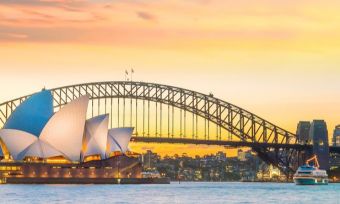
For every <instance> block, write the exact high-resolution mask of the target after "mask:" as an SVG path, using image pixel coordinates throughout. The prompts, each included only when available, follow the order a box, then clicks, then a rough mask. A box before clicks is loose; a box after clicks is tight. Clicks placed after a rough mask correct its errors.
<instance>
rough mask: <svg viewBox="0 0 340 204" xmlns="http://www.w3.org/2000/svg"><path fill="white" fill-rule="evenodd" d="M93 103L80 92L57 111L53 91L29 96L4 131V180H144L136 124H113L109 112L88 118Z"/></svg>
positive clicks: (0, 164) (0, 174)
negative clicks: (133, 142) (135, 146)
mask: <svg viewBox="0 0 340 204" xmlns="http://www.w3.org/2000/svg"><path fill="white" fill-rule="evenodd" d="M88 103H89V96H88V95H84V96H80V97H79V98H77V99H75V100H73V101H71V102H69V103H67V104H66V105H64V106H63V107H62V108H61V109H59V111H57V112H54V107H53V96H52V94H51V91H48V90H44V91H41V92H39V93H36V94H33V95H32V96H31V97H28V98H27V99H26V100H25V101H23V102H22V103H21V104H20V105H19V106H18V107H17V108H16V110H14V112H13V113H12V115H11V116H10V117H9V118H8V120H7V122H6V124H5V125H4V127H3V129H1V130H0V145H1V151H0V153H1V154H0V156H1V158H2V160H1V161H0V183H117V182H120V181H121V179H125V180H124V182H127V183H128V182H134V183H136V182H137V183H138V182H142V181H141V180H138V179H141V169H142V168H141V163H140V161H139V159H138V158H137V157H136V154H129V148H128V145H129V142H130V139H131V136H132V133H133V128H132V127H119V128H113V129H109V119H110V116H109V115H108V114H103V115H99V116H96V117H93V118H89V119H87V118H86V116H87V109H88ZM86 119H87V120H86ZM129 179H130V180H129ZM131 179H132V180H131ZM133 179H134V180H133ZM136 179H137V180H136ZM147 182H148V181H143V183H147Z"/></svg>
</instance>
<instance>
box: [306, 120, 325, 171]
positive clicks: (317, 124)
mask: <svg viewBox="0 0 340 204" xmlns="http://www.w3.org/2000/svg"><path fill="white" fill-rule="evenodd" d="M310 136H311V137H312V138H313V153H314V154H315V155H316V156H317V157H318V161H319V164H320V168H321V169H325V170H328V169H329V146H328V130H327V124H326V122H325V121H324V120H313V122H312V123H311V127H310Z"/></svg>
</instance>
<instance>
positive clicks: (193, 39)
mask: <svg viewBox="0 0 340 204" xmlns="http://www.w3.org/2000/svg"><path fill="white" fill-rule="evenodd" d="M339 6H340V5H339V2H337V1H328V3H324V2H321V1H314V2H309V1H299V2H275V3H273V2H271V1H254V2H245V1H239V2H233V1H223V2H221V1H205V0H203V1H188V2H181V1H175V2H173V3H169V2H163V1H161V2H155V1H151V2H150V1H142V0H141V1H124V2H123V1H106V0H101V1H91V0H89V1H86V0H84V1H67V0H66V1H53V0H52V1H34V0H28V1H25V2H23V1H17V2H14V1H7V2H3V3H2V4H1V5H0V11H1V16H0V17H1V18H0V25H1V29H0V46H1V48H0V60H1V73H2V76H3V79H2V81H1V82H0V102H5V101H7V100H10V99H14V98H16V97H20V96H23V95H27V94H31V93H33V92H37V91H39V90H41V89H42V88H43V87H46V88H47V89H48V88H55V87H59V86H64V85H70V84H76V83H84V82H94V81H119V80H124V72H125V70H126V69H127V70H129V69H131V68H133V69H134V70H135V74H134V78H133V80H136V81H148V82H157V83H161V84H168V85H174V86H178V87H183V88H188V89H191V90H195V91H198V92H202V93H205V94H209V93H210V92H212V93H213V94H214V96H216V97H217V98H219V99H222V100H225V101H228V102H231V103H233V104H235V105H238V106H240V107H242V108H245V109H246V110H249V111H251V112H254V113H255V114H257V115H259V116H261V117H263V118H265V119H268V120H269V121H271V122H273V123H274V124H276V125H278V126H280V127H282V128H285V129H287V130H290V131H291V132H293V133H295V130H296V125H297V123H298V122H299V121H301V120H307V121H312V120H313V119H324V120H325V121H326V122H327V127H328V137H329V140H330V141H331V137H332V132H333V129H334V127H335V126H336V125H338V124H339V123H340V121H339V118H338V116H339V115H340V103H339V100H338V96H339V94H340V88H339V87H340V81H339V80H338V76H340V69H339V68H338V64H339V61H340V60H339V59H338V57H337V56H338V54H339V53H340V49H339V46H338V43H339V42H340V38H339V37H338V36H339V35H338V34H339V32H340V30H339V27H340V25H339V21H337V20H336V19H334V18H337V13H338V12H339V9H338V8H340V7H339ZM37 9H38V10H37ZM33 22H34V23H33ZM159 146H161V145H159ZM138 148H140V149H143V148H144V146H142V147H138ZM155 148H158V147H155ZM188 148H189V149H195V148H194V147H190V146H189V147H188ZM159 149H161V148H159ZM172 149H173V150H175V149H176V147H174V148H172ZM202 151H203V150H202ZM214 151H215V150H214ZM204 153H206V152H204Z"/></svg>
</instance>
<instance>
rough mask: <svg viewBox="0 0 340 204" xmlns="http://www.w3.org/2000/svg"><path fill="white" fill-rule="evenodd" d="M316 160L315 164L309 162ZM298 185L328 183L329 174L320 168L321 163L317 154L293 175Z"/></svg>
mask: <svg viewBox="0 0 340 204" xmlns="http://www.w3.org/2000/svg"><path fill="white" fill-rule="evenodd" d="M312 160H314V161H315V162H314V164H315V166H313V165H309V162H310V161H312ZM293 180H294V183H295V184H296V185H327V184H328V181H329V180H328V175H327V172H326V171H325V170H322V169H319V163H318V160H317V158H316V156H314V157H312V158H311V159H309V160H307V162H306V164H305V165H303V166H300V167H299V168H298V170H297V171H296V173H295V174H294V177H293Z"/></svg>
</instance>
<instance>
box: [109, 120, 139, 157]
mask: <svg viewBox="0 0 340 204" xmlns="http://www.w3.org/2000/svg"><path fill="white" fill-rule="evenodd" d="M133 129H134V128H133V127H124V128H113V129H110V130H109V134H108V140H107V142H108V147H107V155H108V154H109V153H110V152H113V151H117V146H118V148H119V151H121V152H122V153H125V152H126V151H128V145H129V142H130V139H131V137H132V132H133Z"/></svg>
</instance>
